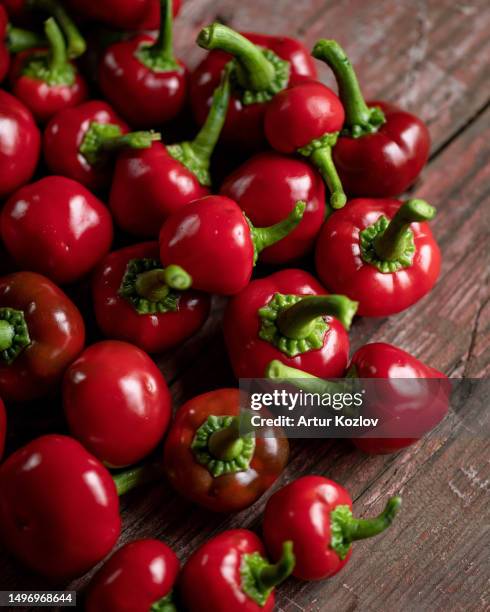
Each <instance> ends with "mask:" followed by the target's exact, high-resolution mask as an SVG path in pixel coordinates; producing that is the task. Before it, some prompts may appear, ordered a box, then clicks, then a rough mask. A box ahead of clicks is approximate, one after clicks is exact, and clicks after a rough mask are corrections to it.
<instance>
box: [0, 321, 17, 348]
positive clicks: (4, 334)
mask: <svg viewBox="0 0 490 612" xmlns="http://www.w3.org/2000/svg"><path fill="white" fill-rule="evenodd" d="M14 336H15V330H14V328H13V326H12V325H11V324H10V323H9V322H8V321H4V320H0V352H2V351H6V350H8V349H9V348H10V347H11V346H12V343H13V341H14Z"/></svg>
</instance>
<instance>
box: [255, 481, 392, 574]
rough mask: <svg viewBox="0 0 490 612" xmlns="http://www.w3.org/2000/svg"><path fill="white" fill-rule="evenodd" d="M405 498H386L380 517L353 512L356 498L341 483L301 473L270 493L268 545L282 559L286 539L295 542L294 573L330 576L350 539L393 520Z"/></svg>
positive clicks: (266, 513)
mask: <svg viewBox="0 0 490 612" xmlns="http://www.w3.org/2000/svg"><path fill="white" fill-rule="evenodd" d="M400 504H401V499H400V498H399V497H392V498H390V499H389V500H388V503H387V504H386V507H385V509H384V510H383V512H382V513H381V514H380V515H379V516H378V517H376V518H372V519H356V518H354V517H353V516H352V499H351V497H350V495H349V493H348V492H347V491H346V490H345V489H344V488H343V487H341V486H340V485H339V484H337V483H336V482H334V481H333V480H329V479H328V478H323V477H322V476H303V477H302V478H298V479H297V480H294V481H293V482H291V483H290V484H288V485H286V486H285V487H283V488H282V489H279V491H276V493H274V495H273V496H272V497H271V498H270V499H269V501H268V502H267V505H266V507H265V511H264V524H263V532H264V539H265V543H266V546H267V550H268V551H269V552H270V553H271V555H272V558H273V559H279V557H280V556H281V550H282V547H283V543H284V542H287V541H292V542H293V547H294V554H295V557H296V565H295V567H294V569H293V575H294V576H296V577H297V578H301V579H302V580H319V579H322V578H330V577H331V576H333V575H334V574H336V573H337V572H338V571H340V570H341V569H342V568H343V567H344V565H345V564H346V563H347V562H348V561H349V558H350V555H351V553H352V546H351V545H352V542H354V541H355V540H360V539H363V538H370V537H372V536H375V535H377V534H379V533H381V532H383V531H384V530H385V529H386V528H387V527H389V526H390V525H391V523H392V522H393V519H394V517H395V514H396V513H397V511H398V509H399V507H400Z"/></svg>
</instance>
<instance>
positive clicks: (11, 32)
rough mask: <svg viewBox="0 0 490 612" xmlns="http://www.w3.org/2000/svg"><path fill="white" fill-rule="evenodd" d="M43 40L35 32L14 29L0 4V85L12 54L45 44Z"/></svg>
mask: <svg viewBox="0 0 490 612" xmlns="http://www.w3.org/2000/svg"><path fill="white" fill-rule="evenodd" d="M45 42H46V41H45V40H44V39H43V38H42V37H41V36H38V35H37V34H36V33H35V32H30V31H29V30H22V29H20V28H14V27H13V26H12V24H10V23H9V19H8V15H7V11H6V10H5V8H4V6H3V5H2V4H0V83H1V82H2V81H3V80H4V78H5V77H6V76H7V74H8V72H9V68H10V56H11V54H12V53H20V52H21V51H26V50H27V49H32V48H33V47H39V46H41V45H43V44H45Z"/></svg>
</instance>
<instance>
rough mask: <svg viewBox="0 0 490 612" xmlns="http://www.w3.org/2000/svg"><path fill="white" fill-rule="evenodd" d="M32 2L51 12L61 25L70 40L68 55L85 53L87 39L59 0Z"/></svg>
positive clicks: (75, 55)
mask: <svg viewBox="0 0 490 612" xmlns="http://www.w3.org/2000/svg"><path fill="white" fill-rule="evenodd" d="M31 3H32V4H34V6H38V7H39V8H41V9H43V10H45V11H47V12H48V13H50V14H51V15H52V16H53V17H54V18H55V19H56V21H57V22H58V23H59V24H60V25H61V27H62V29H63V32H64V33H65V36H66V39H67V41H68V48H67V53H68V57H70V58H72V59H74V58H76V57H80V55H83V53H85V51H86V49H87V45H86V43H85V40H84V39H83V37H82V35H81V34H80V31H79V30H78V28H77V26H76V25H75V22H74V21H73V19H72V18H71V17H70V15H69V14H68V13H67V12H66V10H65V8H64V7H63V5H62V4H61V3H60V2H59V1H58V0H32V2H31Z"/></svg>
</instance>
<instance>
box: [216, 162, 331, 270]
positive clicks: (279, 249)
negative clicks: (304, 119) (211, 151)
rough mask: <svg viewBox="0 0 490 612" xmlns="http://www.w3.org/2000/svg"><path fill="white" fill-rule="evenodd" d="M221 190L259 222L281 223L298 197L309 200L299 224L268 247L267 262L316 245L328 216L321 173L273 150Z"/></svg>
mask: <svg viewBox="0 0 490 612" xmlns="http://www.w3.org/2000/svg"><path fill="white" fill-rule="evenodd" d="M220 193H221V194H222V195H225V196H228V197H229V198H231V199H232V200H235V202H236V203H237V204H238V206H240V208H241V209H242V210H243V212H244V213H245V214H246V215H247V218H248V219H250V221H251V222H252V223H253V224H254V225H258V226H268V225H273V224H274V223H278V222H279V221H280V220H281V219H284V217H285V216H286V215H288V214H289V213H290V212H291V211H292V210H293V209H294V207H295V205H296V202H297V201H298V200H301V201H303V202H305V203H306V209H305V213H304V215H303V218H302V220H301V223H300V224H299V225H298V227H297V228H296V229H295V230H294V231H293V232H291V234H290V235H289V236H287V237H286V238H284V239H283V240H281V241H280V242H278V243H277V244H275V245H273V246H271V247H268V248H266V249H264V251H263V252H262V254H261V261H263V262H264V263H272V264H284V263H288V262H291V261H294V260H296V259H298V258H300V257H303V256H304V255H306V254H307V253H309V252H310V251H311V250H312V249H313V246H314V242H315V239H316V237H317V235H318V233H319V231H320V228H321V226H322V224H323V221H324V219H325V187H324V183H323V181H322V178H321V176H320V175H319V174H318V172H316V171H315V170H314V168H312V167H311V166H310V164H308V163H307V162H305V161H303V160H301V159H298V158H295V157H290V156H287V155H282V154H280V153H275V152H272V151H271V152H269V151H268V152H264V153H259V154H258V155H255V156H254V157H251V158H250V159H249V160H248V161H246V162H245V163H244V164H243V165H241V166H240V167H239V168H237V169H236V170H235V171H234V172H233V173H232V174H231V175H230V176H229V177H228V178H227V179H226V180H225V181H224V183H223V185H222V186H221V189H220Z"/></svg>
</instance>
